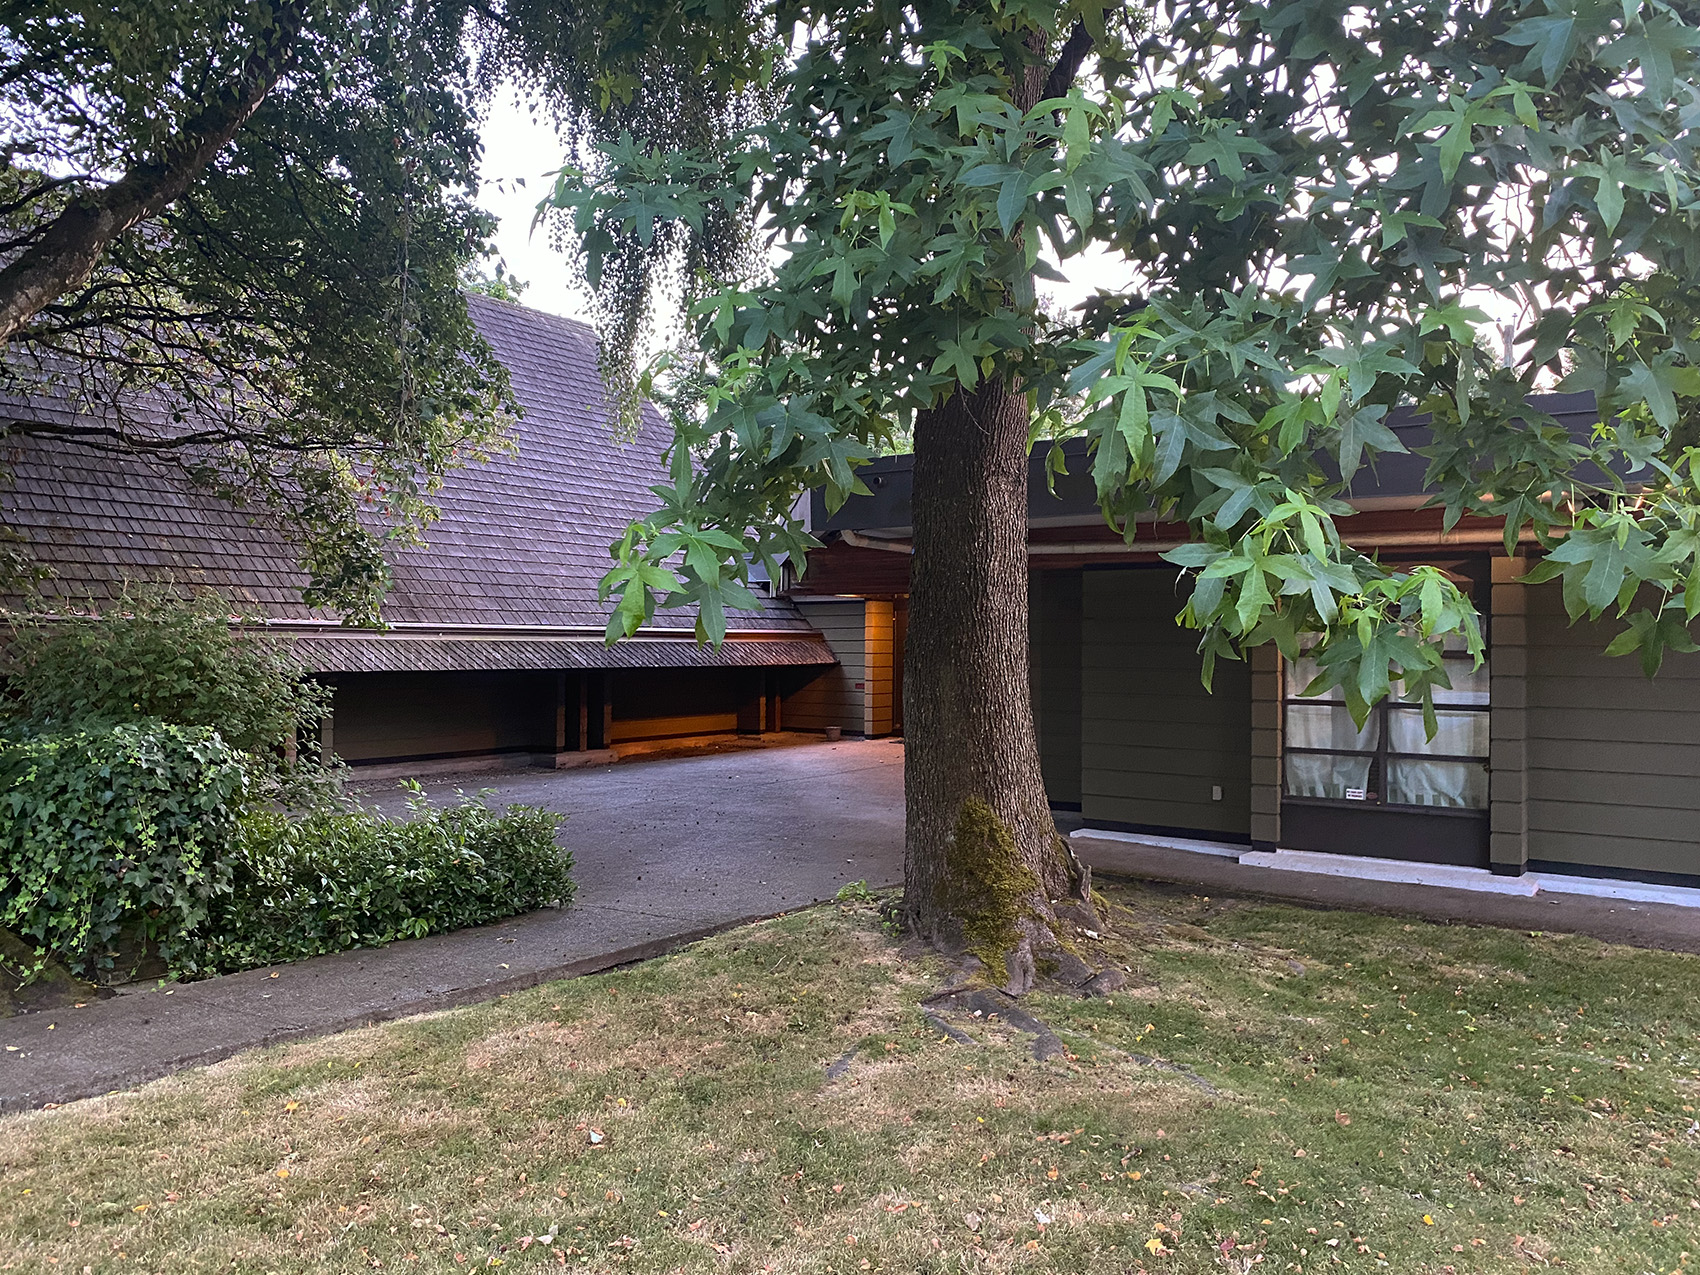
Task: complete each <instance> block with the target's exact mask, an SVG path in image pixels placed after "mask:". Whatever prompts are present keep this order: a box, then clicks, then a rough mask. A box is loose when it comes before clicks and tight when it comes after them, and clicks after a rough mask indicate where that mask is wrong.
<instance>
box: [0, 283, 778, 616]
mask: <svg viewBox="0 0 1700 1275" xmlns="http://www.w3.org/2000/svg"><path fill="white" fill-rule="evenodd" d="M467 300H468V305H469V307H470V308H471V311H472V317H473V319H474V321H475V322H476V323H477V324H478V328H479V330H480V331H481V332H482V333H483V334H484V336H485V339H486V340H488V341H489V342H490V344H491V346H492V347H493V348H494V350H495V352H496V355H497V357H498V358H500V359H501V361H502V363H503V364H504V365H505V366H506V367H507V368H508V371H509V374H510V376H511V377H512V380H513V388H514V394H515V397H516V398H517V399H518V401H519V402H520V404H521V405H522V407H523V408H524V416H523V418H522V419H521V420H520V422H519V424H518V425H517V426H516V428H515V430H514V442H515V444H516V445H517V450H516V451H515V452H514V453H513V454H510V455H503V456H497V457H496V458H494V459H493V460H490V461H488V462H486V463H483V464H473V465H469V466H467V467H465V468H463V469H460V470H457V471H455V472H454V473H453V474H451V475H450V476H449V478H448V480H447V481H446V483H445V485H444V488H443V490H442V492H441V493H440V494H439V497H438V504H439V505H440V506H441V509H442V516H441V517H440V518H439V519H438V520H437V521H436V522H435V523H433V524H432V525H431V526H430V527H429V528H428V529H427V530H426V540H427V543H426V544H424V545H420V546H401V547H398V548H396V549H395V550H394V551H393V552H392V553H391V564H392V567H393V573H394V584H393V587H392V588H391V591H390V593H389V596H388V597H387V598H386V600H385V603H384V607H383V615H384V618H385V619H386V620H388V621H390V622H391V623H396V624H400V625H403V626H404V627H405V628H412V627H413V626H450V627H455V626H473V625H476V626H480V627H482V628H484V629H486V630H488V629H489V628H491V627H493V626H514V625H524V626H548V627H551V628H579V627H581V626H596V627H600V626H601V625H602V624H603V623H604V621H605V620H606V617H607V606H606V604H604V603H601V602H599V601H598V600H597V597H596V584H597V580H598V579H599V578H600V577H601V576H602V574H603V573H604V572H605V571H606V570H607V568H608V563H609V559H608V545H609V543H610V542H611V541H613V540H615V539H617V538H618V536H619V535H620V533H621V532H622V531H623V529H624V528H625V526H626V524H627V523H628V522H630V521H631V520H632V519H633V518H637V517H641V516H643V515H644V514H646V513H648V512H650V511H651V510H652V509H654V508H655V506H656V503H657V502H656V499H655V496H654V495H653V494H652V493H651V492H649V491H648V487H649V485H650V484H651V483H655V482H658V481H661V480H662V478H663V477H664V474H665V471H664V469H663V466H662V463H661V453H662V451H663V449H664V447H665V445H666V442H667V440H668V431H667V428H666V426H665V424H664V422H663V421H662V420H661V419H660V417H659V416H658V415H657V414H656V413H655V412H654V411H653V410H649V409H646V410H645V412H644V415H643V420H642V423H641V425H640V427H639V429H638V431H637V434H636V437H634V438H632V439H630V440H621V439H617V438H615V437H614V435H613V433H612V431H611V429H610V426H609V411H608V409H607V405H606V402H605V400H604V395H603V389H602V384H601V381H600V378H599V376H598V374H597V368H596V338H595V334H594V333H593V332H592V331H591V330H590V329H589V328H588V327H586V326H585V325H583V324H581V323H576V322H573V321H572V320H570V319H563V318H558V317H556V316H554V315H549V314H544V313H541V312H539V311H536V310H531V309H528V308H526V307H524V306H519V305H514V304H512V303H509V302H505V301H497V300H494V299H492V298H489V297H483V296H470V297H468V299H467ZM49 410H51V409H49ZM0 447H4V448H5V449H6V453H7V459H8V460H9V462H10V465H11V467H12V469H13V472H14V475H15V482H14V483H13V485H12V486H11V487H10V488H9V489H0V521H3V522H4V523H5V524H6V525H8V526H10V527H11V528H13V529H14V530H16V531H17V532H19V533H21V534H22V535H23V536H24V537H25V538H26V539H27V540H28V541H29V542H30V544H31V546H32V547H33V549H34V551H35V553H36V556H37V557H38V558H39V559H40V561H41V562H42V563H43V564H44V565H45V566H47V567H48V568H49V569H50V570H51V571H52V572H53V575H54V578H53V579H51V580H49V581H48V582H47V583H46V586H45V589H44V592H45V593H46V594H47V596H48V598H49V599H51V600H62V601H63V602H64V603H66V604H67V605H76V604H83V605H87V604H90V603H92V604H95V605H98V604H100V603H101V602H104V601H107V600H109V599H111V598H114V597H116V596H117V595H118V593H119V591H120V590H121V589H122V587H123V583H124V581H125V580H126V579H129V580H142V579H153V580H165V579H169V580H172V581H174V582H176V583H177V584H179V585H182V586H185V587H188V588H195V589H209V588H212V589H218V590H219V591H220V592H222V593H224V594H225V595H226V596H228V597H230V598H231V599H232V600H233V601H234V602H236V603H237V604H239V605H241V606H243V607H245V608H249V609H252V610H253V611H256V612H258V613H260V614H262V615H264V616H266V617H269V618H271V619H273V620H276V621H284V622H294V623H295V624H305V625H308V626H311V625H312V624H313V622H314V621H319V622H323V621H325V620H328V619H331V618H332V617H330V616H327V615H325V614H324V613H319V612H314V611H312V610H310V609H309V608H307V607H306V606H304V605H303V604H302V602H301V595H300V591H301V588H302V586H303V585H304V584H305V583H306V578H305V576H304V575H303V574H302V573H301V571H300V569H299V568H298V567H297V566H296V564H295V557H294V554H293V552H292V550H291V547H290V545H289V544H288V542H287V541H286V540H285V539H284V537H283V536H282V535H281V534H280V532H279V530H278V529H277V527H276V525H275V524H274V523H272V522H271V521H270V520H269V519H267V518H266V517H265V516H264V515H263V514H260V515H256V514H254V513H252V512H249V511H244V510H239V509H233V508H232V507H231V506H229V505H228V504H226V503H224V502H223V501H220V500H217V499H215V498H213V497H211V496H208V495H206V494H204V493H202V492H198V491H195V490H192V489H190V488H189V487H188V486H186V485H185V484H184V482H183V481H182V479H181V478H180V477H178V476H177V475H176V474H175V473H174V472H173V471H172V470H171V469H170V468H169V467H167V466H164V465H161V464H159V463H157V462H154V461H151V460H149V459H148V458H146V457H142V456H132V455H123V456H111V455H97V454H93V453H91V452H89V451H88V450H86V449H84V448H81V447H77V446H75V445H72V444H67V443H61V442H56V441H50V440H44V439H33V438H27V437H13V438H11V439H6V440H4V441H0ZM728 622H729V625H730V627H731V628H732V629H734V630H743V631H749V630H755V629H759V630H768V631H771V630H792V631H796V632H797V633H798V634H799V635H802V636H807V635H810V634H812V630H811V629H810V627H809V625H808V622H807V621H806V620H804V619H803V618H802V617H801V616H800V615H799V614H798V613H797V611H796V610H795V608H793V607H792V606H791V605H790V604H789V603H786V602H783V601H776V602H768V603H765V604H764V606H763V609H762V610H761V611H760V612H757V613H750V614H742V615H734V616H731V617H729V621H728ZM692 624H693V617H692V616H691V614H690V613H689V612H686V611H683V610H679V611H663V612H659V613H658V614H657V617H656V627H658V628H670V629H688V628H690V627H691V625H692ZM373 640H382V639H373Z"/></svg>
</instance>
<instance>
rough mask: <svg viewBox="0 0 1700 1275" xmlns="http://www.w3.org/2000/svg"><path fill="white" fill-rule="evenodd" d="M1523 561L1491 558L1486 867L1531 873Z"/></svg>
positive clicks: (1499, 872) (1500, 873) (1509, 872)
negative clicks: (1488, 808) (1488, 811)
mask: <svg viewBox="0 0 1700 1275" xmlns="http://www.w3.org/2000/svg"><path fill="white" fill-rule="evenodd" d="M1528 569H1529V562H1528V559H1526V558H1500V557H1496V558H1494V559H1493V585H1492V597H1491V600H1490V604H1489V607H1488V804H1489V807H1490V815H1489V817H1490V824H1489V827H1490V833H1489V839H1488V845H1489V850H1488V866H1489V867H1490V868H1492V870H1493V871H1494V873H1495V874H1496V875H1498V876H1508V877H1517V876H1522V875H1523V873H1525V872H1527V871H1528V869H1529V800H1528V797H1529V791H1528V790H1529V692H1528V677H1529V619H1528V611H1529V603H1528V589H1527V586H1525V585H1524V584H1523V575H1524V573H1525V572H1527V571H1528Z"/></svg>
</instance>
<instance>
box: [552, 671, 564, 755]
mask: <svg viewBox="0 0 1700 1275" xmlns="http://www.w3.org/2000/svg"><path fill="white" fill-rule="evenodd" d="M555 751H556V752H558V753H564V752H566V751H567V672H566V670H565V669H562V670H561V671H560V672H558V673H556V674H555Z"/></svg>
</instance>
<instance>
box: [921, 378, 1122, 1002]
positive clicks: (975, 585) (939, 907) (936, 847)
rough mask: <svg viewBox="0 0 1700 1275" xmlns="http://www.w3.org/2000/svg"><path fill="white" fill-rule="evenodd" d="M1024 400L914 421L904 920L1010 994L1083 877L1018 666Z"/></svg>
mask: <svg viewBox="0 0 1700 1275" xmlns="http://www.w3.org/2000/svg"><path fill="white" fill-rule="evenodd" d="M1027 417H1028V413H1027V405H1026V400H1025V398H1024V396H1023V395H1022V394H1021V392H1020V390H1019V389H1018V388H1015V387H1012V386H1010V385H1009V384H1008V383H1006V382H1004V381H999V380H994V381H990V382H986V383H983V384H982V385H980V386H979V387H978V388H977V389H975V390H973V391H972V392H962V391H959V392H958V393H957V394H955V395H954V396H952V397H951V398H950V399H949V400H948V401H947V402H945V403H944V404H942V405H941V406H939V407H936V408H933V409H931V410H929V411H926V412H923V413H921V414H920V415H919V417H918V418H917V420H916V424H915V469H914V503H913V508H914V515H913V517H914V541H913V543H914V556H913V559H912V561H911V567H910V586H909V587H910V593H909V633H908V644H907V647H906V654H905V660H904V680H903V703H904V735H905V738H906V741H907V743H906V750H907V751H906V757H905V763H904V806H905V814H906V816H907V827H906V832H905V839H904V919H905V922H906V924H907V925H908V927H909V928H910V929H911V930H912V931H913V932H914V933H916V934H919V935H920V936H922V937H923V938H925V939H926V940H927V941H928V942H930V943H932V944H934V945H935V946H938V947H940V948H942V949H944V950H946V951H955V952H964V951H966V952H971V953H972V954H973V955H974V956H976V957H978V958H979V959H980V961H981V962H982V963H983V964H984V965H985V967H986V969H987V971H988V974H989V976H990V977H991V978H992V979H993V981H994V982H997V983H999V984H1001V985H1002V986H1003V987H1004V988H1005V990H1007V991H1010V992H1012V993H1015V994H1019V993H1021V992H1024V991H1026V990H1028V988H1029V987H1031V986H1032V983H1033V980H1034V977H1035V973H1036V972H1038V971H1039V970H1040V968H1041V967H1042V966H1043V965H1044V964H1045V962H1046V960H1047V957H1048V954H1054V953H1056V952H1058V951H1059V950H1060V947H1061V945H1060V944H1059V942H1058V921H1057V916H1056V912H1055V907H1054V903H1055V901H1059V900H1062V899H1065V898H1068V897H1070V896H1074V897H1078V898H1085V897H1086V896H1087V895H1088V894H1089V890H1090V883H1089V880H1087V879H1085V878H1084V874H1083V873H1081V872H1080V871H1079V869H1078V865H1077V864H1076V862H1075V861H1074V859H1073V856H1072V855H1071V854H1070V853H1069V852H1068V849H1067V844H1066V843H1065V842H1064V841H1063V839H1062V838H1061V837H1060V836H1059V835H1058V833H1057V829H1056V823H1055V821H1054V819H1053V818H1052V815H1051V810H1050V803H1049V801H1048V799H1047V798H1046V795H1045V785H1044V780H1043V777H1042V776H1041V774H1040V769H1039V749H1038V743H1037V740H1036V738H1035V734H1034V728H1033V703H1032V695H1031V690H1030V682H1029V674H1028V627H1027V624H1028V614H1027V613H1028V603H1027V428H1028V419H1027Z"/></svg>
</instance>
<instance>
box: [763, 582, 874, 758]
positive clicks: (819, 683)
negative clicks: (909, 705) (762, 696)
mask: <svg viewBox="0 0 1700 1275" xmlns="http://www.w3.org/2000/svg"><path fill="white" fill-rule="evenodd" d="M797 609H798V610H800V611H801V612H802V613H803V615H804V616H805V617H807V619H808V621H809V623H810V624H812V625H814V626H815V628H817V629H819V630H820V632H821V635H822V636H824V637H825V638H826V642H827V645H828V646H830V647H831V648H832V653H833V654H834V655H836V656H837V657H838V659H839V661H840V663H839V664H837V665H836V666H834V667H832V668H828V669H825V670H823V671H822V672H820V673H819V674H817V675H815V676H812V677H809V678H808V680H807V681H806V682H805V683H804V684H803V685H802V686H799V687H797V688H796V689H795V690H791V691H788V693H787V694H786V696H785V702H784V706H783V709H782V714H781V724H782V725H783V726H784V728H785V729H786V730H822V729H824V728H825V727H828V726H837V727H840V728H841V729H842V730H843V731H844V732H845V733H846V734H856V733H858V732H860V731H861V730H862V725H863V721H864V718H865V713H866V705H867V696H866V693H865V684H866V682H867V671H868V640H867V617H866V613H867V603H865V602H864V601H863V600H862V599H861V598H842V599H833V600H832V601H826V602H814V601H810V600H808V599H802V600H800V602H799V605H798V608H797ZM858 682H861V683H863V684H864V685H863V687H862V688H858V687H857V685H856V684H857V683H858Z"/></svg>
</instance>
